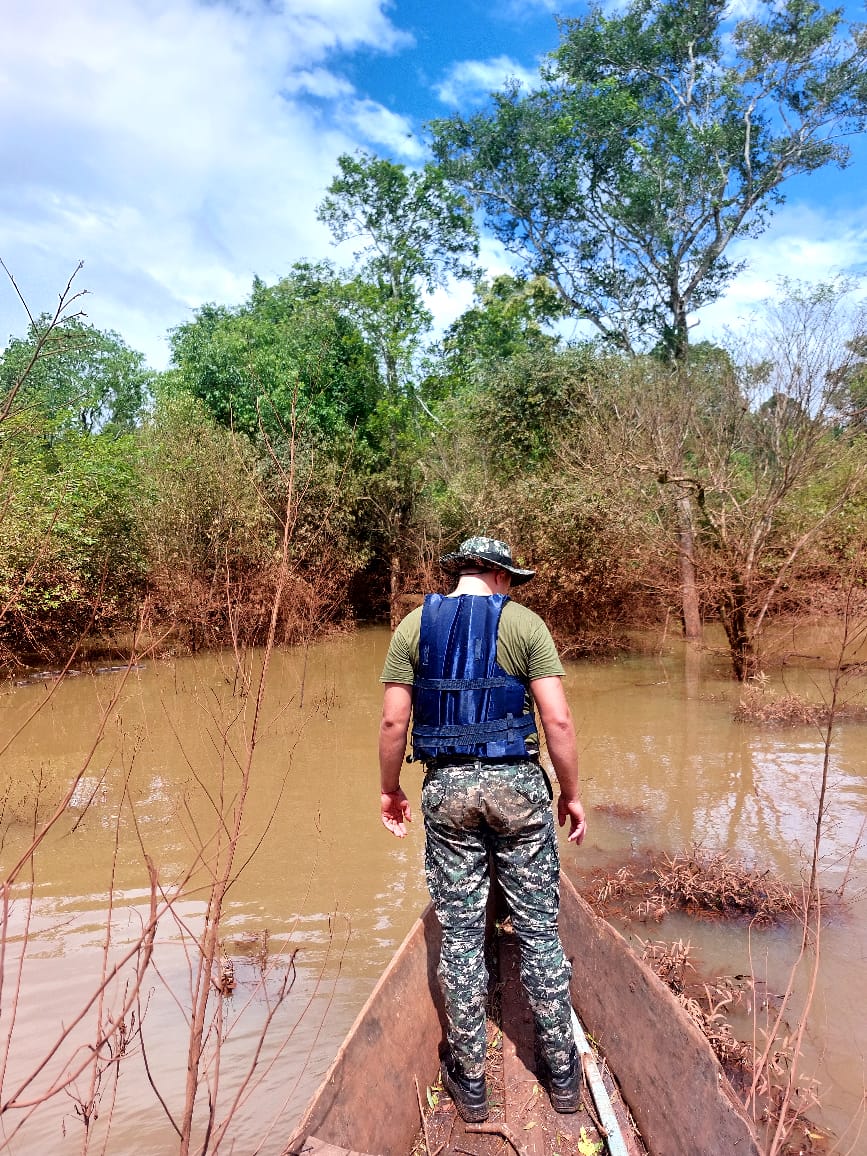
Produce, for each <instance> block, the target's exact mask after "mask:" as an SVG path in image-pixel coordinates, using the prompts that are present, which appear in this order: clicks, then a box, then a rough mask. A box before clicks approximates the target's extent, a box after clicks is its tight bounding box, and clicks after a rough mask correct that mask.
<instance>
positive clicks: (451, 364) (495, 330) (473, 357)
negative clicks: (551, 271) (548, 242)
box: [424, 274, 563, 397]
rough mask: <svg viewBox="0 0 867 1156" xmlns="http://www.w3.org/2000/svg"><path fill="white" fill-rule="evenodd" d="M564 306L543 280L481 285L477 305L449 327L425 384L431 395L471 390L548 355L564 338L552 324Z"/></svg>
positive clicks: (498, 280) (514, 279) (501, 279)
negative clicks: (512, 364)
mask: <svg viewBox="0 0 867 1156" xmlns="http://www.w3.org/2000/svg"><path fill="white" fill-rule="evenodd" d="M562 316H563V303H562V301H561V300H560V298H559V297H558V295H557V293H556V291H555V290H554V288H553V286H552V285H551V284H550V282H549V281H547V280H546V279H545V278H544V277H534V278H532V279H530V280H528V279H527V278H524V277H512V276H510V275H508V274H501V275H500V276H499V277H496V278H494V280H493V282H492V283H491V284H487V283H486V282H484V281H482V282H479V284H478V285H477V287H476V293H475V303H474V304H473V305H472V306H471V307H470V308H469V309H468V310H466V312H465V313H462V314H461V316H460V317H458V319H457V320H456V321H455V322H454V323H453V324H452V325H451V326H450V327H449V328H448V330H447V331H446V334H445V336H444V338H443V340H442V342H441V344H440V347H439V350H438V355H439V356H438V359H437V360H436V361H434V362H432V363H431V365H430V367H429V376H428V378H427V379H426V381H425V383H424V390H425V393H426V396H428V397H431V396H432V395H433V396H438V397H442V396H448V395H449V394H452V393H461V392H464V391H472V390H473V389H474V388H475V387H476V386H477V384H478V382H479V381H480V380H481V379H484V378H485V377H488V376H490V375H491V373H493V372H498V371H502V370H503V368H504V366H505V364H506V363H507V362H508V361H509V360H510V359H512V358H515V357H527V356H529V355H534V354H546V353H550V352H552V351H553V350H555V349H556V348H557V347H558V345H559V338H558V337H557V336H556V334H553V333H551V332H550V330H549V328H548V326H549V325H550V324H551V323H552V322H554V321H556V320H558V319H559V318H561V317H562Z"/></svg>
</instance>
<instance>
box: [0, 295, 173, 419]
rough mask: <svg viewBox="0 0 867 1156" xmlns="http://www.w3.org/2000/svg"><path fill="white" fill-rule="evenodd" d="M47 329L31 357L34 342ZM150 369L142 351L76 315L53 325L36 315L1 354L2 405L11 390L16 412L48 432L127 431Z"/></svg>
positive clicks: (137, 411)
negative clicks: (26, 330)
mask: <svg viewBox="0 0 867 1156" xmlns="http://www.w3.org/2000/svg"><path fill="white" fill-rule="evenodd" d="M46 329H49V332H48V334H47V337H46V339H45V340H44V343H43V344H42V347H41V351H40V353H39V356H38V358H37V360H36V361H35V363H33V364H32V366H31V362H32V361H33V356H34V351H35V347H36V343H37V341H38V340H39V337H40V335H41V334H43V333H44V331H45V330H46ZM152 380H153V374H152V373H151V371H149V370H148V369H146V367H145V363H144V357H143V356H142V355H141V354H140V353H136V352H135V351H134V350H132V349H130V348H129V347H128V346H127V345H126V344H125V343H124V341H123V340H122V339H121V338H120V337H119V336H118V335H117V334H116V333H112V332H101V331H100V330H98V329H95V328H94V327H93V326H91V325H88V324H86V323H85V322H83V321H82V320H81V319H80V318H78V317H71V318H68V319H66V320H64V321H62V322H61V324H59V325H54V326H51V319H50V318H48V317H47V316H43V317H40V318H39V319H38V320H37V321H36V322H35V323H34V324H33V325H32V326H31V327H30V331H29V333H28V335H27V337H25V338H13V339H12V340H11V341H10V342H9V345H8V346H7V348H6V350H5V352H4V353H3V356H2V360H0V407H2V399H3V398H4V397H9V395H10V394H11V393H12V392H13V391H14V393H15V398H14V401H13V403H12V405H13V410H14V412H19V413H22V412H26V413H27V414H29V415H30V418H31V420H38V421H40V422H42V423H43V427H42V428H43V429H44V431H45V434H46V437H49V438H55V437H61V436H62V435H63V434H64V433H66V432H67V431H70V430H78V431H80V432H82V433H97V432H105V433H108V432H112V433H122V432H128V431H130V430H132V429H134V428H135V426H136V423H137V422H138V420H139V418H140V416H141V413H142V409H143V407H144V406H145V404H146V403H147V401H148V398H149V395H150V388H151V384H152Z"/></svg>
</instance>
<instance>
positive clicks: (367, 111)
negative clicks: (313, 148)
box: [339, 100, 427, 161]
mask: <svg viewBox="0 0 867 1156" xmlns="http://www.w3.org/2000/svg"><path fill="white" fill-rule="evenodd" d="M339 120H340V122H341V123H344V124H346V125H347V126H348V127H350V128H351V129H354V130H357V131H358V132H359V133H360V134H361V136H362V137H364V139H365V140H368V141H370V142H371V143H372V144H378V145H383V146H384V147H385V148H386V149H387V150H388V151H389V152H391V153H394V154H395V155H397V156H401V157H405V158H406V160H408V161H419V160H422V158H423V157H424V156H425V155H426V151H427V150H426V149H425V147H424V145H423V144H422V142H421V141H420V140H419V138H418V137H416V136H415V135H414V133H413V130H412V122H411V121H410V120H409V119H408V118H407V117H405V116H399V115H398V114H397V113H394V112H389V110H388V109H387V108H383V106H382V105H381V104H377V103H376V102H375V101H372V100H356V101H352V102H351V103H349V104H347V105H346V106H345V107H344V108H343V109H342V112H341V114H340V117H339Z"/></svg>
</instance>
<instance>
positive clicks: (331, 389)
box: [171, 265, 379, 441]
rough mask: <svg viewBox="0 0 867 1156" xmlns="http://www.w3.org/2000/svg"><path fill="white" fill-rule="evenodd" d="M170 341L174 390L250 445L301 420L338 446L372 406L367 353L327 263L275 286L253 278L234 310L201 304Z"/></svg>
mask: <svg viewBox="0 0 867 1156" xmlns="http://www.w3.org/2000/svg"><path fill="white" fill-rule="evenodd" d="M171 344H172V358H173V362H174V364H175V366H176V375H175V379H174V380H175V384H176V387H177V388H178V389H181V390H183V391H185V392H187V393H190V394H192V395H193V396H194V397H197V398H199V399H200V400H201V401H202V402H203V403H204V405H205V406H206V408H207V410H208V412H209V413H211V414H212V415H213V416H214V417H215V418H216V420H217V421H219V422H220V423H221V424H222V425H224V426H227V427H231V428H233V429H235V430H237V431H238V432H240V433H244V434H247V435H248V436H250V437H252V438H253V439H254V440H256V439H260V438H261V437H262V436H263V435H264V436H265V437H266V438H268V439H271V440H274V439H277V440H285V438H286V437H287V436H288V433H289V430H290V427H291V426H292V424H293V421H296V420H300V421H303V422H304V424H305V426H306V427H307V428H308V429H309V430H311V431H316V432H317V433H318V434H320V435H321V436H322V437H323V438H324V439H326V440H336V441H340V440H341V439H345V438H347V437H348V436H349V435H350V434H351V431H352V430H353V429H354V428H356V427H357V428H360V429H364V428H365V426H366V423H367V421H368V419H369V418H370V416H371V414H372V413H373V411H374V409H375V406H376V402H377V398H378V395H379V385H378V377H377V371H376V366H375V363H374V358H373V355H372V353H371V351H370V349H369V348H368V346H367V345H366V343H365V341H364V339H363V338H362V336H361V334H360V333H359V331H358V329H357V327H356V326H355V325H354V324H353V322H352V321H351V320H349V319H348V318H347V317H346V316H345V313H344V311H343V310H342V308H341V301H340V296H339V294H338V291H337V286H336V284H335V282H334V279H333V276H332V274H331V272H330V270H329V269H328V268H327V267H326V266H308V265H296V266H295V267H294V269H293V271H292V273H291V275H290V276H288V277H284V278H282V279H281V280H280V281H278V282H277V284H276V285H273V286H267V285H265V284H264V283H263V282H262V281H260V280H258V279H257V280H256V281H254V283H253V290H252V293H251V294H250V297H249V299H248V300H247V302H246V303H245V304H244V305H242V306H239V307H237V308H226V307H223V306H215V305H205V306H202V308H201V309H199V310H198V312H197V314H196V317H195V319H194V320H193V321H191V322H189V323H187V324H186V325H181V326H179V327H178V328H177V329H175V330H174V331H173V332H172V336H171Z"/></svg>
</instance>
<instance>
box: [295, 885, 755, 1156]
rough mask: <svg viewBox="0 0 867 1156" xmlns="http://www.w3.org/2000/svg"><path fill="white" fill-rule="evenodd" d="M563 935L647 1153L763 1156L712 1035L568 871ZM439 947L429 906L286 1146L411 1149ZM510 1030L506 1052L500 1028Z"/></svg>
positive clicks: (582, 1003) (433, 1043)
mask: <svg viewBox="0 0 867 1156" xmlns="http://www.w3.org/2000/svg"><path fill="white" fill-rule="evenodd" d="M560 935H561V939H562V941H563V946H564V949H565V951H566V955H567V956H568V957H569V959H570V960H571V961H572V968H573V970H572V1000H573V1004H574V1007H575V1009H576V1011H577V1013H578V1016H579V1017H580V1019H581V1021H582V1023H583V1025H584V1028H585V1030H586V1031H587V1033H588V1034H589V1035H590V1036H591V1037H592V1039H593V1041H594V1043H595V1044H596V1045H597V1046H598V1047H599V1049H600V1051H601V1052H602V1054H603V1055H604V1057H605V1062H606V1064H607V1065H608V1067H609V1069H610V1070H611V1072H613V1073H614V1074H615V1076H616V1080H617V1084H618V1086H619V1090H620V1092H621V1093H622V1096H623V1099H624V1100H625V1102H626V1104H627V1105H628V1108H629V1110H630V1112H631V1114H632V1117H633V1119H634V1121H635V1123H636V1125H637V1127H638V1130H639V1133H640V1136H641V1140H642V1141H643V1144H644V1148H645V1150H646V1151H647V1152H648V1153H650V1156H719V1154H720V1153H723V1152H725V1153H737V1156H761V1149H760V1147H759V1144H758V1141H757V1138H756V1134H755V1131H754V1129H753V1127H752V1125H751V1123H750V1121H749V1120H748V1118H747V1116H746V1115H745V1113H744V1111H743V1109H742V1107H741V1106H740V1104H739V1102H738V1101H737V1099H736V1097H735V1094H734V1092H733V1091H732V1089H731V1087H730V1085H729V1084H728V1081H727V1080H726V1079H725V1077H724V1076H723V1073H722V1070H721V1068H720V1066H719V1064H718V1062H717V1060H716V1057H715V1056H714V1054H713V1052H712V1050H711V1048H710V1045H709V1044H708V1042H707V1040H706V1039H705V1038H704V1036H703V1035H702V1033H701V1032H700V1031H699V1029H698V1028H697V1027H696V1026H695V1024H694V1023H693V1022H692V1020H691V1019H690V1018H689V1016H688V1015H687V1014H686V1013H685V1012H684V1010H683V1009H682V1008H681V1007H680V1005H679V1004H678V1002H677V1000H675V998H674V997H673V996H672V994H671V992H670V991H669V990H668V988H667V987H666V986H665V985H664V984H663V983H662V981H661V980H660V979H658V978H657V976H655V975H654V974H653V972H651V971H650V970H649V969H648V968H647V967H646V966H645V965H644V964H643V963H642V962H641V961H640V960H639V959H638V957H637V956H636V955H635V953H634V952H633V951H632V950H631V948H630V947H629V946H628V944H627V943H626V941H625V940H624V939H623V937H622V936H621V935H619V934H618V933H617V932H616V931H615V930H614V929H613V928H612V927H611V926H609V924H607V923H606V922H605V921H604V920H601V919H599V918H598V917H597V916H595V915H594V914H593V912H592V911H591V909H590V908H589V907H588V905H587V904H586V903H585V902H584V900H583V899H581V897H580V896H579V895H578V893H577V891H576V890H575V888H574V887H573V886H572V884H571V883H570V882H569V880H568V879H566V877H565V876H563V877H562V878H561V900H560ZM439 947H440V931H439V924H438V922H437V919H436V915H435V914H434V912H433V910H432V909H431V908H430V907H429V908H428V909H427V910H426V911H425V912H424V914H423V915H422V917H421V918H420V919H419V920H417V921H416V923H415V924H414V926H413V927H412V929H411V930H410V933H409V935H408V936H407V938H406V940H405V941H404V943H403V944H402V946H401V947H400V948H399V949H398V951H397V953H396V954H395V956H394V958H393V959H392V961H391V963H390V964H389V966H388V967H387V969H386V971H385V973H384V974H383V976H382V978H381V979H380V980H379V982H378V983H377V985H376V987H375V989H374V991H373V992H372V994H371V996H370V998H369V999H368V1001H367V1003H366V1004H365V1006H364V1008H363V1009H362V1011H361V1013H360V1014H359V1016H358V1018H357V1020H356V1021H355V1024H354V1025H353V1027H352V1028H351V1030H350V1032H349V1034H348V1036H347V1037H346V1039H345V1040H344V1042H343V1044H342V1045H341V1047H340V1050H339V1052H338V1054H337V1056H336V1058H335V1060H334V1062H333V1064H332V1065H331V1067H330V1069H329V1070H328V1072H327V1074H326V1076H325V1079H324V1080H323V1082H322V1084H321V1086H320V1087H319V1089H318V1090H317V1091H316V1093H315V1094H314V1096H313V1098H312V1100H311V1101H310V1103H309V1104H308V1106H307V1108H306V1110H305V1112H304V1114H303V1116H302V1118H301V1121H300V1123H299V1124H298V1126H297V1128H296V1130H295V1132H294V1134H293V1136H292V1138H291V1139H290V1141H289V1144H288V1146H287V1148H286V1149H285V1152H286V1153H287V1154H289V1153H291V1154H293V1156H313V1154H314V1153H317V1152H318V1153H320V1154H325V1153H327V1152H328V1151H331V1152H334V1151H335V1150H336V1149H337V1150H343V1151H344V1152H354V1153H370V1154H372V1156H406V1154H407V1153H408V1152H409V1151H410V1149H411V1147H412V1145H413V1142H414V1140H415V1138H416V1136H417V1134H418V1131H419V1123H420V1121H419V1100H418V1092H417V1087H419V1088H421V1089H422V1090H424V1089H425V1088H426V1087H427V1086H428V1085H431V1084H433V1083H434V1081H435V1080H436V1077H437V1073H438V1071H439V1055H440V1051H441V1049H442V1046H443V1041H444V1031H443V1022H444V1021H443V1010H442V999H441V996H440V991H439V985H438V982H437V976H436V968H437V961H438V959H439ZM503 1033H504V1041H503V1050H504V1053H505V1051H506V1044H507V1041H506V1038H505V1037H506V1035H507V1028H506V1026H505V1024H504V1027H503ZM416 1081H417V1083H416Z"/></svg>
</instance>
